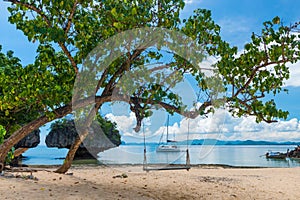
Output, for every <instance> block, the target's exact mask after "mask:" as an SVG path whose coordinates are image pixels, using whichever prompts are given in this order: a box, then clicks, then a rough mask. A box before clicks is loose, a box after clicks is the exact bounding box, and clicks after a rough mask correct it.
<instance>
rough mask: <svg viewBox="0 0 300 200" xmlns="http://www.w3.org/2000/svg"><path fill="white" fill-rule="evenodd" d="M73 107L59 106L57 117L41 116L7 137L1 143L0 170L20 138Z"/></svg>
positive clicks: (69, 111) (66, 112) (68, 111)
mask: <svg viewBox="0 0 300 200" xmlns="http://www.w3.org/2000/svg"><path fill="white" fill-rule="evenodd" d="M71 111H72V107H71V106H70V105H68V106H64V107H62V108H58V109H56V110H55V117H54V118H53V119H51V120H50V119H49V118H48V117H47V116H42V117H39V118H38V119H36V120H34V121H32V122H30V123H28V124H27V125H25V126H23V127H22V128H20V129H18V130H17V131H15V132H14V133H13V134H12V135H11V136H10V137H9V138H8V139H6V140H5V141H4V142H3V143H2V144H1V145H0V172H1V171H2V170H3V168H4V165H5V158H6V156H7V153H8V152H9V150H10V149H11V148H12V147H13V146H14V145H15V144H17V143H18V142H19V141H20V140H22V139H23V138H24V137H26V136H27V135H28V134H29V133H31V132H32V131H34V130H36V129H38V128H39V127H41V126H42V125H44V124H46V123H47V122H50V121H52V120H54V119H57V118H61V117H63V116H65V115H67V114H69V113H71Z"/></svg>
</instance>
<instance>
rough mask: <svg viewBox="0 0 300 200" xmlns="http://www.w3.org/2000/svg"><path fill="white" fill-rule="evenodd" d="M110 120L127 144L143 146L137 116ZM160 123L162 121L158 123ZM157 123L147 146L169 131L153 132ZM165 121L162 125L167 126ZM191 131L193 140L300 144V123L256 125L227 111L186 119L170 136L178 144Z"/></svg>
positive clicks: (158, 129)
mask: <svg viewBox="0 0 300 200" xmlns="http://www.w3.org/2000/svg"><path fill="white" fill-rule="evenodd" d="M107 117H108V118H109V119H112V120H113V121H116V122H117V124H118V127H119V129H120V130H121V131H122V135H123V138H122V139H123V140H125V141H126V140H127V139H129V140H132V139H136V140H135V141H139V142H142V141H143V140H142V139H143V133H142V131H140V132H139V133H135V132H134V131H133V128H134V127H135V123H136V122H135V116H134V114H133V113H131V114H130V115H129V116H114V115H112V114H108V115H107ZM158 120H160V119H158ZM154 121H155V119H151V120H149V119H148V122H147V123H148V126H147V128H145V135H146V137H147V142H158V141H159V138H160V136H161V134H162V133H163V132H165V131H166V127H165V126H164V125H162V126H160V127H156V130H155V131H152V130H151V128H150V127H151V124H153V122H154ZM164 123H165V120H164V121H162V123H161V124H164ZM188 130H189V135H188V137H189V139H206V138H214V139H219V140H265V141H300V122H299V120H298V119H296V118H293V119H290V120H288V121H279V122H277V123H272V124H268V123H265V122H261V123H256V122H255V117H247V118H246V117H241V118H236V117H232V116H231V114H230V113H229V112H227V111H225V110H216V112H215V114H212V115H210V116H208V117H207V118H206V117H201V116H199V117H197V118H196V119H190V120H187V119H185V118H184V119H182V120H181V121H178V122H177V123H174V124H173V125H171V126H169V133H170V135H173V134H174V135H175V137H176V140H179V141H180V140H186V139H187V132H188Z"/></svg>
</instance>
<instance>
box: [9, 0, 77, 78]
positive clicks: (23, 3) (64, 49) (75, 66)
mask: <svg viewBox="0 0 300 200" xmlns="http://www.w3.org/2000/svg"><path fill="white" fill-rule="evenodd" d="M4 1H7V2H10V3H12V4H17V5H21V6H24V7H26V8H28V9H29V10H33V11H35V12H36V13H38V14H39V15H40V16H41V17H42V18H43V19H44V20H45V22H46V23H47V26H48V28H53V25H52V23H51V21H50V20H49V19H48V17H47V16H46V15H45V14H44V13H43V12H42V10H41V9H39V8H37V7H35V6H33V5H31V4H28V3H25V2H21V1H18V0H4ZM75 8H76V6H75ZM70 23H71V22H70ZM70 26H71V25H70ZM58 44H59V46H60V47H61V49H62V50H63V52H64V53H65V54H66V55H67V57H68V59H69V60H70V62H71V65H72V67H73V68H74V70H75V73H76V74H78V67H77V63H76V62H75V60H74V58H73V57H72V55H71V53H70V51H69V50H68V48H67V47H66V45H65V44H64V43H63V42H58Z"/></svg>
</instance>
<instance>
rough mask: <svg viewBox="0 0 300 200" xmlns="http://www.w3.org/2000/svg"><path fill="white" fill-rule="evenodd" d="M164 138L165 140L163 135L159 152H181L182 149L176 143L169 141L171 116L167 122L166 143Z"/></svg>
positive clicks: (158, 148)
mask: <svg viewBox="0 0 300 200" xmlns="http://www.w3.org/2000/svg"><path fill="white" fill-rule="evenodd" d="M162 138H163V134H162V136H161V138H160V141H159V145H158V147H157V148H156V151H157V152H179V151H180V148H179V147H178V146H177V145H176V141H175V140H170V139H169V115H168V120H167V137H166V142H165V143H162Z"/></svg>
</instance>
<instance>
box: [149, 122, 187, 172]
mask: <svg viewBox="0 0 300 200" xmlns="http://www.w3.org/2000/svg"><path fill="white" fill-rule="evenodd" d="M143 136H144V162H143V170H144V171H146V172H149V171H160V170H187V171H189V170H190V169H191V164H190V154H189V145H188V141H189V121H188V134H187V140H186V141H187V145H186V161H185V164H167V165H166V166H164V167H149V164H148V162H147V149H146V137H145V132H144V131H143Z"/></svg>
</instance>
